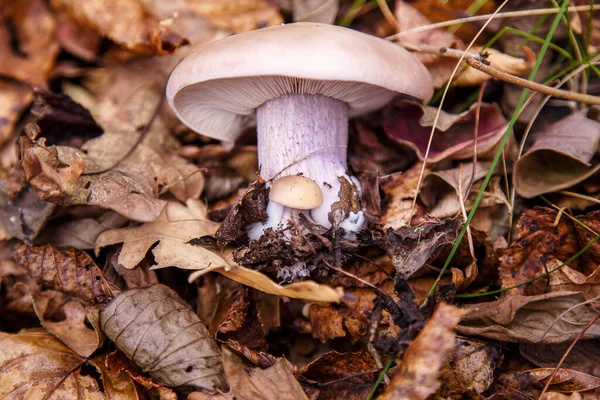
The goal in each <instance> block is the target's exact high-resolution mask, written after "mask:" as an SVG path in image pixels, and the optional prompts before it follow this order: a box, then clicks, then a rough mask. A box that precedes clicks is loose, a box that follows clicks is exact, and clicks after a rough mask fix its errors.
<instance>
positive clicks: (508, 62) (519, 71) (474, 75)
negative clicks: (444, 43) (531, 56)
mask: <svg viewBox="0 0 600 400" xmlns="http://www.w3.org/2000/svg"><path fill="white" fill-rule="evenodd" d="M471 51H472V52H480V53H481V54H482V56H483V57H484V58H485V61H486V63H489V66H491V67H492V68H495V69H497V70H499V71H502V72H506V73H507V74H511V75H516V76H524V75H526V74H528V73H529V72H531V69H532V67H533V64H532V63H531V62H528V61H526V60H524V59H522V58H519V57H513V56H510V55H508V54H505V53H502V52H500V51H498V50H496V49H493V48H487V49H485V50H483V48H481V47H478V46H474V47H472V48H471ZM491 78H492V77H491V75H489V74H486V73H485V72H483V71H480V70H478V69H475V68H473V67H470V66H469V67H467V68H465V69H464V70H463V71H462V72H460V70H459V75H458V78H457V79H456V81H454V84H455V85H456V86H477V85H481V84H482V83H483V82H486V81H488V80H490V79H491Z"/></svg>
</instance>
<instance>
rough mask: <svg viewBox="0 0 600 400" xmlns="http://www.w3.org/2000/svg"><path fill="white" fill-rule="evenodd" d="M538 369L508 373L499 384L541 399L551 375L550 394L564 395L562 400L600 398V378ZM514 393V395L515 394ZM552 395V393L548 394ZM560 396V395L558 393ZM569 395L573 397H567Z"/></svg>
mask: <svg viewBox="0 0 600 400" xmlns="http://www.w3.org/2000/svg"><path fill="white" fill-rule="evenodd" d="M554 372H555V368H538V369H531V370H526V371H520V372H515V373H506V374H503V375H500V376H499V377H498V382H499V383H501V384H502V385H505V386H508V387H509V388H511V389H513V390H514V392H518V393H523V394H526V395H528V396H531V397H533V398H539V396H540V394H541V391H542V388H543V387H544V385H545V384H546V382H547V381H548V379H549V378H550V376H551V375H553V376H554V378H553V379H552V383H551V384H550V386H549V387H548V390H549V391H550V392H559V393H562V394H563V396H564V397H562V399H565V398H566V399H589V400H592V399H597V398H598V396H600V378H599V377H597V376H593V375H587V374H584V373H582V372H578V371H575V370H572V369H566V368H559V369H558V371H556V374H555V375H554ZM514 392H513V393H514ZM548 394H550V393H548ZM557 394H558V393H557ZM567 394H569V395H570V394H573V395H574V397H573V396H569V397H566V395H567ZM543 399H544V400H550V399H561V397H560V396H558V397H557V396H556V395H554V396H544V397H543Z"/></svg>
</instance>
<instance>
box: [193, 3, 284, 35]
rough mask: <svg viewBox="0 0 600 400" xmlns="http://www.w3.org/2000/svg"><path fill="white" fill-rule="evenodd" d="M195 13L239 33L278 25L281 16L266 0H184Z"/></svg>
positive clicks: (281, 20)
mask: <svg viewBox="0 0 600 400" xmlns="http://www.w3.org/2000/svg"><path fill="white" fill-rule="evenodd" d="M186 1H187V3H188V5H189V6H190V8H191V9H192V10H194V11H195V12H196V13H198V14H200V15H202V16H203V17H204V18H206V19H207V20H209V21H210V22H212V23H213V24H215V25H217V26H220V27H222V28H225V29H227V30H230V31H232V32H233V33H240V32H246V31H251V30H253V29H257V28H260V27H267V26H272V25H279V24H281V23H283V18H282V17H281V14H279V9H278V8H277V7H276V6H274V5H273V4H271V3H270V2H269V1H268V0H233V1H228V2H223V1H221V0H186Z"/></svg>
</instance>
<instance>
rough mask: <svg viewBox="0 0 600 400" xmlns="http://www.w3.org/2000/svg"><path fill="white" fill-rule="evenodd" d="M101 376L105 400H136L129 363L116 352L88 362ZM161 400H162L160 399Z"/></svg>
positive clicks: (135, 389)
mask: <svg viewBox="0 0 600 400" xmlns="http://www.w3.org/2000/svg"><path fill="white" fill-rule="evenodd" d="M89 363H90V364H92V365H93V366H94V367H96V369H97V370H98V372H99V373H100V375H101V376H102V386H103V389H104V392H105V393H106V397H107V399H118V400H121V399H123V400H127V399H132V400H138V399H139V394H138V391H137V388H136V387H135V382H134V380H133V379H132V377H131V375H130V374H131V373H133V372H134V371H132V369H133V367H132V366H131V365H130V364H131V361H129V360H128V359H127V357H125V355H123V353H121V352H120V351H118V350H115V351H114V352H112V353H109V354H99V355H97V356H95V357H94V358H92V359H91V360H89ZM161 400H162V399H161Z"/></svg>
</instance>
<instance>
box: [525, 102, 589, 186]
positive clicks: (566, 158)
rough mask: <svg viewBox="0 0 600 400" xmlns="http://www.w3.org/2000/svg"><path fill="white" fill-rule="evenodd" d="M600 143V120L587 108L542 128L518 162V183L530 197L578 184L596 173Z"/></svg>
mask: <svg viewBox="0 0 600 400" xmlns="http://www.w3.org/2000/svg"><path fill="white" fill-rule="evenodd" d="M599 145H600V122H598V121H594V120H592V119H590V118H587V116H586V115H585V113H584V112H581V111H580V112H577V113H574V114H572V115H570V116H568V117H567V118H563V119H561V120H559V121H558V122H555V123H554V124H552V125H550V126H549V127H548V128H546V129H544V131H543V132H538V133H537V135H536V140H535V142H534V143H533V145H532V146H531V148H530V149H529V150H528V151H527V153H525V154H524V155H523V156H522V157H521V158H520V159H519V160H518V161H517V163H516V164H515V168H514V177H513V181H514V185H515V188H516V189H517V192H518V193H519V194H520V195H521V196H523V197H527V198H531V197H535V196H538V195H540V194H544V193H550V192H555V191H558V190H561V189H565V188H568V187H570V186H573V185H576V184H578V183H580V182H582V181H584V180H585V179H587V178H589V177H590V176H592V175H593V174H595V173H596V172H597V171H598V170H599V169H600V164H599V163H598V162H596V161H594V160H593V157H594V154H595V153H596V151H597V150H598V147H599Z"/></svg>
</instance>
